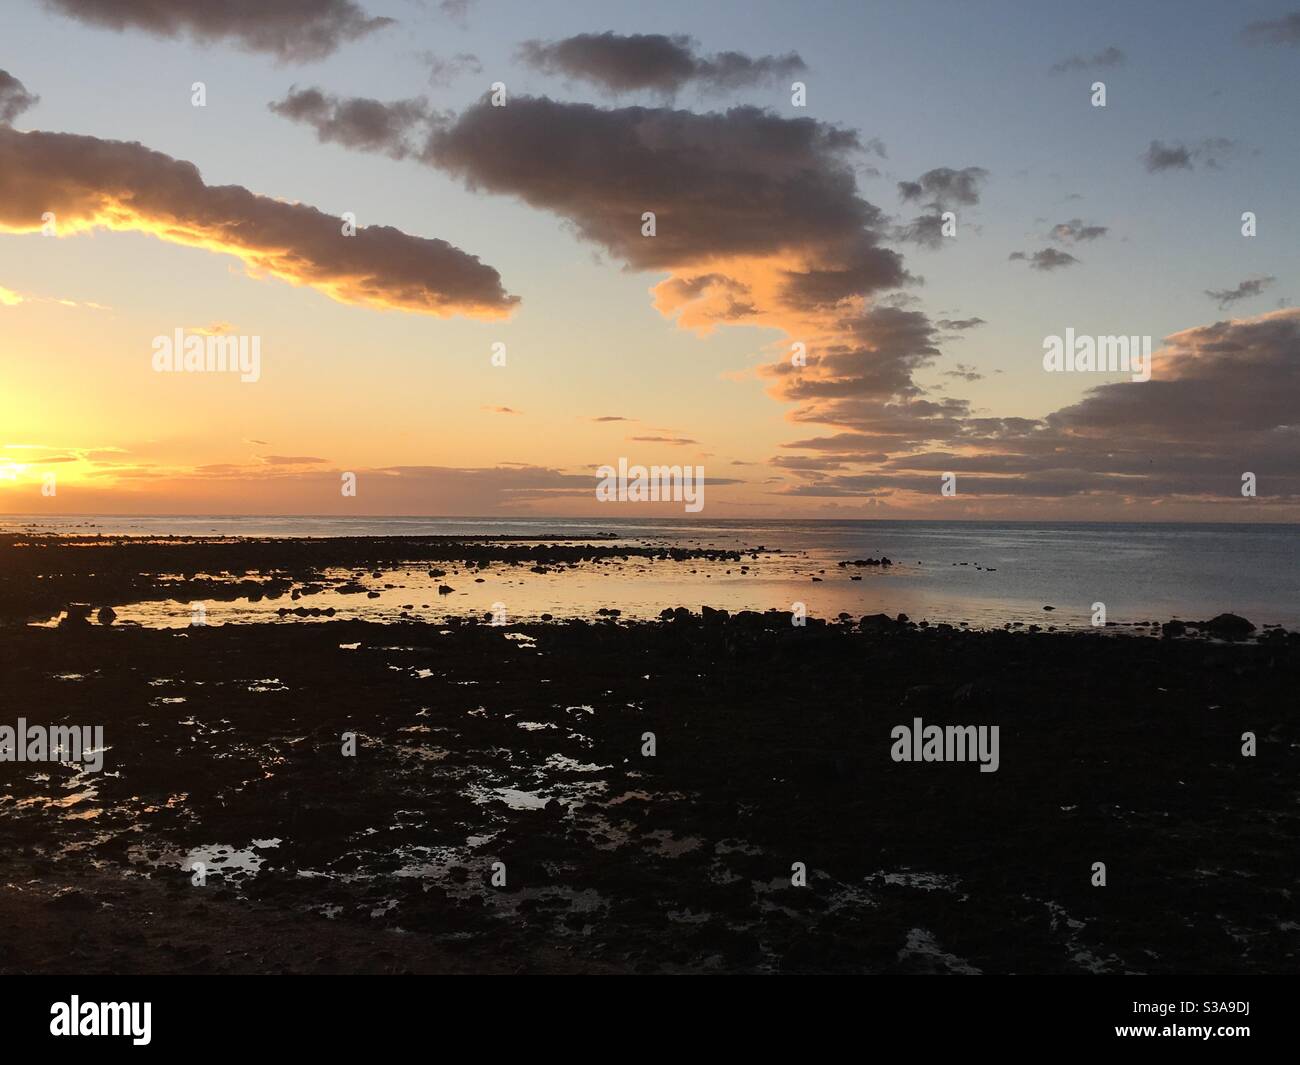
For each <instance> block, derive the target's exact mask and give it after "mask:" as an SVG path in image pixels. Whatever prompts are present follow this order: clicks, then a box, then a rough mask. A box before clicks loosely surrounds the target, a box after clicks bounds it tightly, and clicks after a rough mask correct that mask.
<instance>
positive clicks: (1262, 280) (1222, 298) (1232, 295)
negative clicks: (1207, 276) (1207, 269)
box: [1205, 277, 1277, 309]
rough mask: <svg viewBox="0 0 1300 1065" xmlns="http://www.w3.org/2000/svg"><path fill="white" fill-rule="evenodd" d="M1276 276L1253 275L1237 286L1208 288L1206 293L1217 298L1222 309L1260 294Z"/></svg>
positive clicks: (1211, 297)
mask: <svg viewBox="0 0 1300 1065" xmlns="http://www.w3.org/2000/svg"><path fill="white" fill-rule="evenodd" d="M1276 280H1277V278H1276V277H1252V278H1250V279H1249V280H1246V281H1242V282H1239V283H1238V285H1237V287H1236V288H1221V289H1213V288H1207V289H1206V290H1205V294H1206V295H1207V296H1209V297H1210V299H1212V300H1216V301H1217V302H1218V304H1219V308H1220V309H1225V308H1227V307H1229V306H1231V305H1232V304H1234V303H1236V302H1237V301H1238V300H1245V299H1250V298H1251V297H1252V296H1258V295H1259V294H1260V293H1261V292H1263V291H1264V289H1266V288H1268V286H1269V285H1271V284H1272V283H1273V282H1274V281H1276Z"/></svg>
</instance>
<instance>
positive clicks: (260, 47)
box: [45, 0, 393, 63]
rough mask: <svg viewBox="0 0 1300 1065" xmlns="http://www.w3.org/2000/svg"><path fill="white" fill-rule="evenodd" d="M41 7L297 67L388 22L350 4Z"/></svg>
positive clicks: (288, 1) (226, 0)
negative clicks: (220, 44)
mask: <svg viewBox="0 0 1300 1065" xmlns="http://www.w3.org/2000/svg"><path fill="white" fill-rule="evenodd" d="M45 5H46V6H47V7H49V8H50V9H52V10H54V11H57V12H59V13H60V14H63V15H68V16H69V17H71V18H74V19H77V20H78V21H80V22H85V23H88V24H89V25H92V26H102V27H104V28H106V29H111V30H116V31H118V32H121V31H123V30H128V29H133V30H143V31H144V32H146V33H151V34H153V35H155V36H158V37H172V38H174V37H182V36H187V37H191V38H193V39H194V40H196V41H200V42H202V43H205V44H206V43H211V42H213V41H218V40H229V41H233V42H234V43H235V44H237V45H238V46H239V47H241V48H244V49H247V50H248V51H251V52H269V53H271V54H272V55H275V56H276V57H278V58H279V59H282V60H286V61H289V62H297V63H301V62H306V61H308V60H312V59H322V58H324V57H325V56H327V55H330V54H332V53H333V52H335V51H336V50H337V49H338V48H339V47H340V46H341V45H343V44H345V43H347V42H349V41H352V40H356V39H357V38H359V37H364V36H365V35H366V34H368V33H373V32H374V31H375V30H378V29H381V28H382V27H384V26H387V25H389V24H390V23H392V21H393V20H392V19H390V18H371V17H370V16H369V15H367V14H366V13H365V12H364V11H363V10H362V9H361V8H360V7H358V6H357V5H356V4H355V3H353V2H352V0H274V2H273V3H262V2H260V0H199V2H188V0H180V2H177V0H45Z"/></svg>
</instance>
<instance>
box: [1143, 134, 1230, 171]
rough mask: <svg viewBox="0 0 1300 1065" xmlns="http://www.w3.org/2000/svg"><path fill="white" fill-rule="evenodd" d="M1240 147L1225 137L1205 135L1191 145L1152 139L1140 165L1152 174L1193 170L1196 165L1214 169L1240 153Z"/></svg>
mask: <svg viewBox="0 0 1300 1065" xmlns="http://www.w3.org/2000/svg"><path fill="white" fill-rule="evenodd" d="M1240 149H1241V145H1240V144H1238V142H1237V141H1234V140H1229V139H1228V138H1227V137H1207V138H1205V139H1204V140H1202V141H1198V142H1197V143H1196V144H1193V145H1186V144H1177V143H1176V144H1165V143H1163V142H1162V141H1152V142H1151V144H1150V146H1149V147H1148V148H1147V150H1146V151H1145V152H1143V153H1142V156H1141V159H1142V165H1143V166H1145V167H1146V168H1147V170H1148V171H1150V172H1151V173H1153V174H1155V173H1159V172H1160V171H1162V170H1193V169H1195V168H1196V166H1198V165H1199V166H1206V167H1209V168H1210V169H1211V170H1216V169H1218V168H1219V167H1220V166H1222V164H1223V163H1224V162H1226V161H1227V160H1229V159H1231V158H1233V157H1235V156H1237V155H1238V154H1240Z"/></svg>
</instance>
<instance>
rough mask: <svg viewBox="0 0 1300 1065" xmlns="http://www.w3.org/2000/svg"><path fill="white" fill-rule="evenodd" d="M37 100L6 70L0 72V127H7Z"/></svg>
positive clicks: (37, 97)
mask: <svg viewBox="0 0 1300 1065" xmlns="http://www.w3.org/2000/svg"><path fill="white" fill-rule="evenodd" d="M39 100H40V97H39V96H36V95H35V94H33V93H30V92H28V91H27V87H26V86H25V85H23V83H22V82H21V81H19V80H18V79H17V78H15V77H14V76H13V75H12V74H10V73H9V72H8V71H7V70H0V126H7V125H9V124H10V123H11V122H13V120H14V119H15V118H17V117H18V116H19V115H21V114H22V113H23V112H24V111H26V110H28V109H29V108H31V107H34V106H35V105H36V104H37V102H38V101H39Z"/></svg>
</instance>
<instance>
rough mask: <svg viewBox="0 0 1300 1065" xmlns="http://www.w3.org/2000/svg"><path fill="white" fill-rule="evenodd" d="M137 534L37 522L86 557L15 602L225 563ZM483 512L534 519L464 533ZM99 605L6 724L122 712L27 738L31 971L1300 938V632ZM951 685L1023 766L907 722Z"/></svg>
mask: <svg viewBox="0 0 1300 1065" xmlns="http://www.w3.org/2000/svg"><path fill="white" fill-rule="evenodd" d="M122 546H127V545H122ZM131 546H132V550H133V551H134V552H139V554H138V557H135V558H131V559H125V558H124V559H123V560H122V562H121V564H120V565H118V564H114V565H112V566H105V565H103V564H97V565H91V564H90V563H82V562H81V561H80V560H81V559H82V558H83V557H86V558H89V557H91V554H92V550H93V549H90V548H73V547H67V546H56V547H45V548H35V547H32V548H22V550H24V551H28V550H30V551H33V552H35V551H55V552H59V553H60V557H58V560H57V561H58V565H57V566H50V565H48V564H47V565H46V566H44V567H42V566H40V565H37V564H35V563H33V564H30V565H28V564H26V563H24V565H26V566H27V568H26V569H24V568H23V567H14V566H7V567H5V568H4V569H3V571H2V575H3V579H4V582H5V591H6V599H5V602H6V603H7V609H11V610H12V608H13V604H14V603H15V602H22V603H24V604H25V606H24V609H27V608H28V607H29V606H30V605H31V604H33V603H36V602H38V601H39V602H40V609H41V610H42V611H43V610H45V609H46V608H47V607H48V606H49V604H50V603H55V608H56V609H59V608H62V607H66V606H67V605H68V604H70V603H73V602H82V603H86V604H88V605H89V606H92V607H94V606H98V605H100V604H103V603H106V602H109V601H111V598H110V597H107V596H103V595H101V594H100V593H99V592H98V591H97V590H96V587H97V585H96V582H99V581H100V580H101V577H102V576H104V575H105V574H107V577H108V579H109V580H112V581H121V582H127V583H130V584H132V586H133V587H134V588H135V589H136V590H138V589H139V588H147V587H149V580H148V574H149V573H158V572H171V573H176V574H178V575H179V578H178V579H179V580H181V581H184V580H186V579H187V578H186V576H185V575H186V573H187V566H186V565H185V561H184V559H183V558H181V559H178V558H174V557H170V556H168V557H161V556H159V555H158V554H157V552H158V551H168V550H169V547H168V546H167V545H164V546H161V547H148V546H145V545H131ZM561 546H562V545H554V547H553V548H552V550H559V549H560V548H561ZM117 549H118V548H114V550H117ZM589 549H590V548H589V547H581V548H577V550H583V551H586V550H589ZM181 550H182V551H183V550H184V547H183V545H182V546H181ZM281 550H282V548H281V547H280V546H275V547H274V551H276V552H278V551H281ZM304 550H305V552H315V551H319V552H321V553H322V556H323V555H326V554H328V555H329V557H330V558H338V557H339V553H340V552H342V555H343V561H342V562H340V563H338V564H342V565H352V564H354V563H355V562H357V561H359V557H360V556H361V555H365V556H366V557H367V558H368V559H369V560H371V561H374V562H376V563H379V562H381V561H382V560H383V554H384V552H385V551H392V552H396V553H398V554H401V553H403V552H404V551H405V552H407V553H409V545H407V546H406V547H405V548H402V547H399V546H397V545H393V544H377V543H375V542H374V541H369V542H360V543H357V544H352V545H349V546H345V545H340V544H334V543H328V544H327V546H325V547H320V548H316V547H315V546H311V547H309V548H305V549H304ZM420 550H421V551H427V550H428V547H427V545H425V546H421V548H420ZM480 550H482V551H492V552H506V553H509V552H510V551H511V550H512V548H511V547H510V545H508V544H502V543H495V544H469V545H466V544H459V545H448V546H447V547H446V548H445V553H446V555H447V557H448V559H451V560H454V561H456V562H457V563H459V564H462V565H463V564H464V558H463V556H464V555H465V554H466V553H468V552H476V551H480ZM528 550H529V551H531V550H532V548H531V547H529V548H528ZM620 550H621V549H620ZM74 551H80V552H82V553H83V554H81V555H73V554H72V552H74ZM234 552H244V558H243V559H241V560H238V561H239V565H241V566H245V568H244V569H240V570H239V574H240V578H239V579H251V578H247V574H248V572H249V567H250V566H252V561H253V560H256V561H257V566H256V567H253V568H256V569H258V570H260V571H261V573H262V574H263V575H270V574H273V573H274V572H276V571H277V570H279V571H283V572H294V573H299V572H306V571H309V570H310V569H311V568H312V567H315V566H320V565H324V561H323V560H322V557H311V558H304V557H299V558H297V559H294V558H292V557H288V556H286V558H285V559H284V560H280V559H279V558H271V557H268V556H267V555H266V553H264V552H263V553H261V554H260V555H259V552H258V549H257V548H256V546H249V545H246V544H243V545H236V546H235V547H232V555H231V558H234ZM331 552H332V554H331ZM33 557H35V556H33ZM48 557H49V558H54V557H55V556H53V555H51V556H48ZM534 557H535V558H536V563H535V564H539V565H546V564H548V563H547V562H546V561H545V558H546V556H530V558H534ZM394 561H395V559H394ZM554 561H559V559H554ZM682 561H683V563H684V564H687V563H689V561H690V560H689V558H687V559H685V560H682ZM246 563H247V565H246ZM530 564H532V563H530ZM78 566H80V567H83V568H81V569H76V567H78ZM225 568H226V569H228V570H230V571H231V572H232V573H233V572H234V571H235V570H236V569H237V568H238V567H237V566H234V565H232V566H227V567H225ZM74 570H75V572H72V571H74ZM54 572H57V573H58V574H60V576H59V577H58V578H57V579H58V581H59V582H60V584H59V586H58V589H57V591H53V592H52V588H51V587H49V586H47V587H41V582H43V581H46V580H47V579H48V577H47V575H46V574H47V573H54ZM193 572H194V573H195V575H196V576H195V579H202V578H201V577H199V574H200V572H213V571H211V570H208V569H204V570H198V569H195V570H193ZM136 582H139V583H138V584H137V583H136ZM98 587H99V588H102V587H104V585H102V584H101V585H98ZM10 592H13V593H16V595H15V596H14V597H12V598H11V597H10V596H9V594H8V593H10ZM24 596H26V598H23V597H24ZM181 598H183V599H190V598H194V596H192V595H190V593H189V590H185V591H184V592H183V593H182V596H181ZM13 612H17V611H16V610H13ZM75 616H76V613H75V612H74V619H73V620H65V622H64V624H63V625H62V626H60V627H51V628H41V627H37V626H33V625H27V624H21V623H11V624H8V625H6V626H3V627H0V676H2V677H3V678H4V684H3V701H2V702H0V724H13V723H14V720H15V719H16V718H17V717H19V716H20V715H21V716H23V717H25V718H26V719H27V721H28V722H30V723H50V724H54V723H59V724H68V725H74V724H78V725H103V726H104V741H105V745H106V746H107V747H108V750H107V752H106V754H105V761H104V767H103V771H102V772H100V773H97V774H92V773H87V772H85V771H84V770H79V768H78V767H76V766H73V765H68V764H57V763H56V764H33V763H12V762H0V922H3V926H4V928H5V934H4V936H0V972H124V973H130V972H145V971H148V972H236V971H238V972H247V971H252V972H261V971H267V972H285V971H303V972H331V971H338V972H407V971H410V972H474V971H482V972H514V971H540V972H575V971H592V972H623V971H627V972H638V971H662V972H717V971H722V972H880V973H886V972H953V973H964V972H974V971H979V972H1115V973H1119V972H1147V973H1186V972H1197V973H1199V972H1215V973H1219V972H1223V973H1227V972H1233V973H1236V972H1249V973H1263V972H1283V971H1291V972H1294V971H1296V970H1297V969H1298V968H1300V964H1298V963H1297V957H1298V956H1300V955H1298V953H1297V952H1298V951H1300V919H1298V917H1297V909H1296V905H1295V901H1294V890H1295V862H1294V853H1295V839H1296V837H1297V829H1300V823H1298V822H1300V808H1298V807H1297V804H1296V799H1297V790H1298V786H1297V783H1296V782H1297V780H1298V779H1300V775H1298V774H1297V769H1298V768H1300V713H1298V711H1297V710H1296V700H1295V697H1294V693H1295V691H1296V690H1297V682H1300V636H1297V635H1295V634H1288V633H1284V632H1282V631H1281V630H1276V629H1274V630H1269V631H1268V632H1266V633H1263V634H1260V633H1255V634H1253V635H1254V636H1255V637H1257V639H1251V640H1240V641H1218V640H1213V641H1212V640H1209V639H1206V638H1191V637H1192V636H1193V635H1194V632H1193V633H1189V634H1188V635H1176V633H1177V631H1178V630H1176V629H1171V630H1169V631H1170V634H1169V635H1163V636H1162V635H1159V633H1160V629H1159V628H1152V629H1151V630H1150V633H1151V634H1150V635H1144V636H1137V635H1125V636H1118V637H1114V638H1107V637H1105V636H1102V635H1100V634H1098V633H1061V632H1058V633H1048V632H1038V633H1029V632H1026V631H1024V630H1023V629H1020V630H1015V631H992V632H966V631H961V630H959V629H953V628H949V627H940V626H928V627H926V628H921V627H920V626H919V625H918V624H916V623H915V622H908V623H898V622H896V621H891V620H889V619H887V618H866V619H858V618H847V619H844V620H842V621H830V622H826V621H822V620H818V619H815V618H814V619H809V621H808V624H807V625H806V626H802V627H800V626H795V625H793V624H792V623H791V618H790V617H789V615H782V614H778V613H770V614H766V615H759V614H742V615H732V616H728V615H725V614H722V613H717V612H707V613H706V615H705V616H701V615H699V614H692V613H688V612H686V611H684V610H683V611H680V612H677V613H676V614H674V615H672V616H670V617H669V618H667V619H665V620H663V621H660V622H644V623H643V622H638V623H629V622H626V621H622V620H613V619H609V620H600V621H595V622H588V621H579V620H568V621H562V620H557V621H553V622H551V623H525V624H509V625H504V626H498V625H491V624H488V623H485V622H484V621H483V620H481V619H480V618H479V617H477V616H474V617H466V618H464V619H454V620H453V621H452V622H450V623H444V622H439V623H436V624H430V623H424V622H415V621H411V622H399V623H395V624H386V625H381V624H372V623H366V622H359V621H341V620H325V619H319V620H315V621H313V622H311V623H306V624H286V623H283V622H271V623H266V624H258V625H226V626H195V627H191V628H187V629H184V630H179V631H176V630H155V629H147V628H140V627H123V626H120V625H117V624H110V625H100V624H92V623H86V622H79V621H77V620H75ZM916 718H921V719H923V720H924V721H925V722H926V723H937V724H975V725H979V724H987V725H998V726H999V728H1000V733H1001V745H1000V746H1001V750H1000V765H999V768H998V771H997V772H995V773H981V772H979V767H978V766H977V765H976V764H974V763H971V762H965V763H899V762H895V761H893V760H892V759H891V757H890V751H891V746H892V741H891V730H892V729H893V728H894V727H895V726H897V725H903V724H911V723H912V721H913V720H914V719H916ZM1245 731H1251V732H1254V733H1255V734H1256V736H1257V737H1258V754H1257V756H1256V757H1253V758H1246V757H1243V756H1242V753H1241V747H1242V740H1241V736H1242V733H1243V732H1245ZM345 733H355V735H356V753H355V755H354V756H345V755H344V754H343V753H342V747H343V744H344V734H345ZM647 733H653V734H654V737H655V747H656V751H655V754H654V756H653V757H648V756H646V755H645V754H644V753H643V751H644V747H645V742H646V741H645V739H644V737H645V735H646V734H647ZM195 861H200V862H202V863H204V866H205V868H206V882H205V883H204V884H203V885H202V886H198V885H196V884H195V883H193V879H194V873H193V870H192V866H193V863H194V862H195ZM1094 862H1104V863H1105V864H1106V871H1107V884H1106V886H1105V887H1094V886H1092V883H1091V881H1092V866H1093V863H1094ZM495 863H503V864H504V869H503V870H502V869H501V867H500V866H499V865H496V864H495ZM793 863H803V864H804V866H806V869H807V886H806V887H795V886H792V884H791V875H792V864H793ZM494 872H495V873H496V874H497V877H498V882H497V883H494V882H493V874H494ZM502 872H504V878H505V883H504V884H501V883H499V878H500V875H501V873H502Z"/></svg>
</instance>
